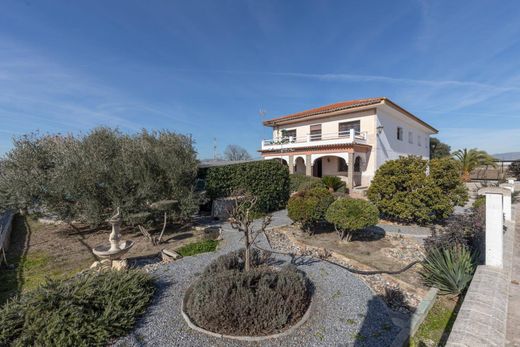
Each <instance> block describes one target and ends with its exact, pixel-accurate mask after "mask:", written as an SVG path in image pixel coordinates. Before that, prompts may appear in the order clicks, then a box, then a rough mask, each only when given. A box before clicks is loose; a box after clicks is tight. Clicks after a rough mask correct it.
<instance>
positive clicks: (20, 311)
mask: <svg viewBox="0 0 520 347" xmlns="http://www.w3.org/2000/svg"><path fill="white" fill-rule="evenodd" d="M153 292H154V287H153V282H152V279H151V277H150V276H149V275H148V274H145V273H143V272H138V271H103V272H100V273H95V272H87V273H82V274H80V275H78V276H77V277H75V278H73V279H71V280H68V281H50V282H48V283H46V284H45V285H43V286H41V287H39V288H38V289H36V290H34V291H31V292H27V293H24V294H22V295H21V296H20V297H18V298H16V299H14V300H11V301H9V302H8V303H6V304H5V305H4V306H3V307H2V308H1V309H0V345H1V346H7V345H12V346H103V345H107V344H108V342H109V341H110V339H112V338H114V337H118V336H123V335H124V334H126V333H127V332H128V331H129V330H130V329H131V328H132V326H133V325H134V323H135V321H136V318H137V317H138V316H139V315H141V314H142V313H144V311H145V309H146V306H147V305H148V303H149V301H150V299H151V297H152V295H153Z"/></svg>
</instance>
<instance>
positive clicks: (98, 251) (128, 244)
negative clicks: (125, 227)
mask: <svg viewBox="0 0 520 347" xmlns="http://www.w3.org/2000/svg"><path fill="white" fill-rule="evenodd" d="M108 222H109V223H110V224H111V225H112V232H111V233H110V237H109V238H108V240H109V241H110V244H102V245H99V246H96V247H94V249H93V252H94V254H95V255H97V256H98V257H100V258H104V259H109V260H111V261H112V260H116V259H121V257H122V256H123V255H124V254H125V253H126V252H128V250H129V249H130V248H132V246H133V245H134V241H131V240H129V241H121V233H120V228H121V222H122V218H121V213H120V211H119V207H118V208H117V210H116V214H114V215H113V216H112V217H111V218H110V219H109V220H108Z"/></svg>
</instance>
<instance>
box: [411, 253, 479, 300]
mask: <svg viewBox="0 0 520 347" xmlns="http://www.w3.org/2000/svg"><path fill="white" fill-rule="evenodd" d="M474 272H475V260H474V257H473V255H472V254H471V252H470V250H469V249H468V248H467V247H465V246H452V247H449V248H433V249H431V250H430V251H429V252H428V253H427V255H426V259H425V260H424V262H423V269H422V270H421V273H420V274H421V276H422V278H423V280H424V283H425V284H426V285H428V286H430V287H436V288H439V292H440V293H441V294H452V295H459V294H460V293H462V291H464V289H466V288H467V286H468V285H469V283H470V281H471V278H472V277H473V273H474Z"/></svg>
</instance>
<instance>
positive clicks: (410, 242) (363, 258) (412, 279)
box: [267, 226, 427, 314]
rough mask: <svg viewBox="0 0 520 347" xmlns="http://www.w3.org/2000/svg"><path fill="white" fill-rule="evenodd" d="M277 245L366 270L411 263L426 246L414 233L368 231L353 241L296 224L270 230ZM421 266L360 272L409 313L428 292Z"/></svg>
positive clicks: (391, 304)
mask: <svg viewBox="0 0 520 347" xmlns="http://www.w3.org/2000/svg"><path fill="white" fill-rule="evenodd" d="M267 236H268V238H269V242H270V244H271V247H273V249H275V250H278V251H281V252H287V253H294V254H305V255H314V256H317V257H320V258H324V259H326V260H329V261H332V262H334V263H337V264H339V265H342V266H346V267H349V268H354V269H357V270H362V271H374V270H389V271H395V270H399V269H401V268H403V267H404V266H406V265H407V264H408V263H411V262H413V261H416V260H421V259H422V254H423V247H422V244H421V242H420V241H419V240H417V239H415V238H410V237H404V236H396V235H386V236H383V235H381V234H378V233H377V234H375V233H374V234H371V233H368V234H366V235H365V236H364V237H363V238H362V239H360V238H354V239H353V240H352V241H351V242H348V243H346V242H344V241H340V240H339V238H338V236H337V234H336V233H334V232H332V231H329V232H325V231H323V230H321V231H318V232H317V233H315V234H314V235H313V236H309V235H307V234H303V233H302V232H301V230H300V229H299V228H297V227H295V226H286V227H280V228H274V229H271V230H269V231H268V232H267ZM418 269H419V266H418V265H416V266H415V267H412V268H411V269H409V270H407V271H405V272H403V273H401V274H398V275H387V274H376V275H358V277H359V278H361V279H362V280H363V281H364V282H366V283H367V284H368V285H369V286H370V287H371V288H372V290H373V291H374V292H375V293H376V294H378V295H379V296H380V297H381V298H383V300H385V302H386V303H387V305H388V306H389V307H390V308H392V309H393V310H395V311H398V312H401V313H405V314H409V313H411V312H413V311H415V308H416V307H417V305H418V304H419V302H420V301H421V299H422V298H423V297H424V295H425V294H426V291H427V288H426V287H425V286H424V285H423V284H422V282H421V279H420V276H419V274H418V271H417V270H418Z"/></svg>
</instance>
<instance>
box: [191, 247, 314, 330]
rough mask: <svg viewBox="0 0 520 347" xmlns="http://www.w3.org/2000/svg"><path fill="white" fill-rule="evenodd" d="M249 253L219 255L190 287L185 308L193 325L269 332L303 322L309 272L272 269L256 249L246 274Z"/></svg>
mask: <svg viewBox="0 0 520 347" xmlns="http://www.w3.org/2000/svg"><path fill="white" fill-rule="evenodd" d="M243 255H244V252H243V250H242V251H239V252H232V253H230V254H227V255H224V256H221V257H219V258H218V259H217V260H215V262H213V263H212V264H210V265H209V266H208V267H207V268H206V270H205V271H204V273H203V274H202V276H201V277H200V278H199V279H198V280H197V281H196V282H195V283H194V284H193V285H192V286H191V287H190V289H189V290H188V291H187V293H186V296H185V298H184V311H185V313H186V315H187V316H188V317H189V318H190V320H191V321H192V323H193V324H195V325H196V326H197V327H200V328H202V329H205V330H208V331H210V332H214V333H218V334H222V335H231V336H265V335H270V334H276V333H279V332H281V331H283V330H285V329H287V328H289V327H290V326H292V325H294V324H296V323H297V322H299V321H300V320H301V319H302V317H303V316H304V315H305V313H306V312H307V309H308V307H309V304H310V301H311V285H310V282H309V280H308V279H307V278H306V277H305V275H304V274H303V273H302V272H301V271H298V270H297V269H296V267H294V266H284V267H282V268H278V269H277V268H273V267H270V266H268V265H267V264H266V258H265V257H262V255H261V254H260V253H259V252H256V251H255V252H253V261H252V263H253V264H254V265H255V266H254V267H253V268H252V269H251V270H250V271H248V272H246V271H244V269H243Z"/></svg>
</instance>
